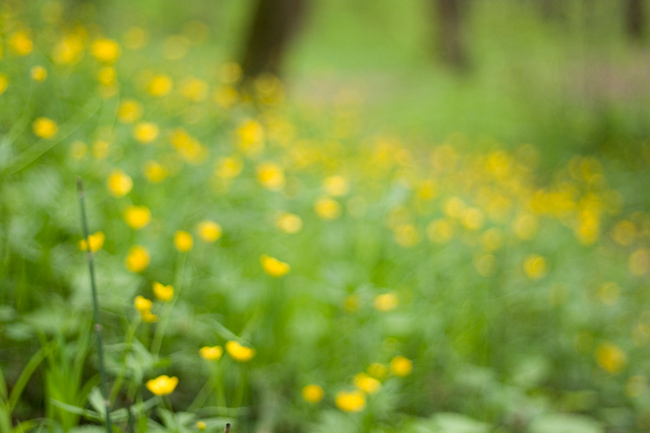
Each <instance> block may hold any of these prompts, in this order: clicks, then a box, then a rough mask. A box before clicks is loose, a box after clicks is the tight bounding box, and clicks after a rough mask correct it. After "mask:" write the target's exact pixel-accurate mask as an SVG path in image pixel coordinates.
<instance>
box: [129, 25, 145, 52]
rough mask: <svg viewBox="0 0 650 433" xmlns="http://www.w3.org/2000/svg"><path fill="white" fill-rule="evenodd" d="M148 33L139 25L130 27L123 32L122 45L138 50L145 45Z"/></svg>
mask: <svg viewBox="0 0 650 433" xmlns="http://www.w3.org/2000/svg"><path fill="white" fill-rule="evenodd" d="M148 40H149V35H148V34H147V31H146V30H144V29H142V28H140V27H131V28H130V29H128V30H127V31H126V32H124V46H125V47H126V48H128V49H130V50H139V49H140V48H142V47H144V46H145V45H147V42H148Z"/></svg>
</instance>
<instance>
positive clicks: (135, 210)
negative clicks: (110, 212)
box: [124, 206, 151, 230]
mask: <svg viewBox="0 0 650 433" xmlns="http://www.w3.org/2000/svg"><path fill="white" fill-rule="evenodd" d="M124 219H125V220H126V223H127V224H128V225H129V227H131V228H132V229H134V230H140V229H141V228H143V227H146V226H147V224H149V221H151V211H150V210H149V208H148V207H146V206H129V207H127V208H126V211H125V212H124Z"/></svg>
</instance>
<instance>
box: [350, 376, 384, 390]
mask: <svg viewBox="0 0 650 433" xmlns="http://www.w3.org/2000/svg"><path fill="white" fill-rule="evenodd" d="M354 385H355V386H356V387H357V388H359V389H360V390H361V391H363V392H365V393H367V394H374V393H376V392H377V391H379V389H380V388H381V382H379V381H378V380H377V379H375V378H374V377H370V376H369V375H368V374H366V373H358V374H356V375H355V376H354Z"/></svg>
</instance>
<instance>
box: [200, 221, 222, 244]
mask: <svg viewBox="0 0 650 433" xmlns="http://www.w3.org/2000/svg"><path fill="white" fill-rule="evenodd" d="M198 232H199V238H201V240H202V241H204V242H209V243H212V242H216V241H217V240H219V238H220V237H221V234H222V233H223V230H222V228H221V226H220V225H219V224H217V223H216V222H214V221H209V220H204V221H201V222H200V223H199V226H198Z"/></svg>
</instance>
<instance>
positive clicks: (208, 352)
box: [199, 346, 223, 361]
mask: <svg viewBox="0 0 650 433" xmlns="http://www.w3.org/2000/svg"><path fill="white" fill-rule="evenodd" d="M199 354H200V355H201V358H203V359H207V360H208V361H218V360H219V359H221V355H223V349H222V348H221V346H213V347H209V346H205V347H202V348H201V350H199Z"/></svg>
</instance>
